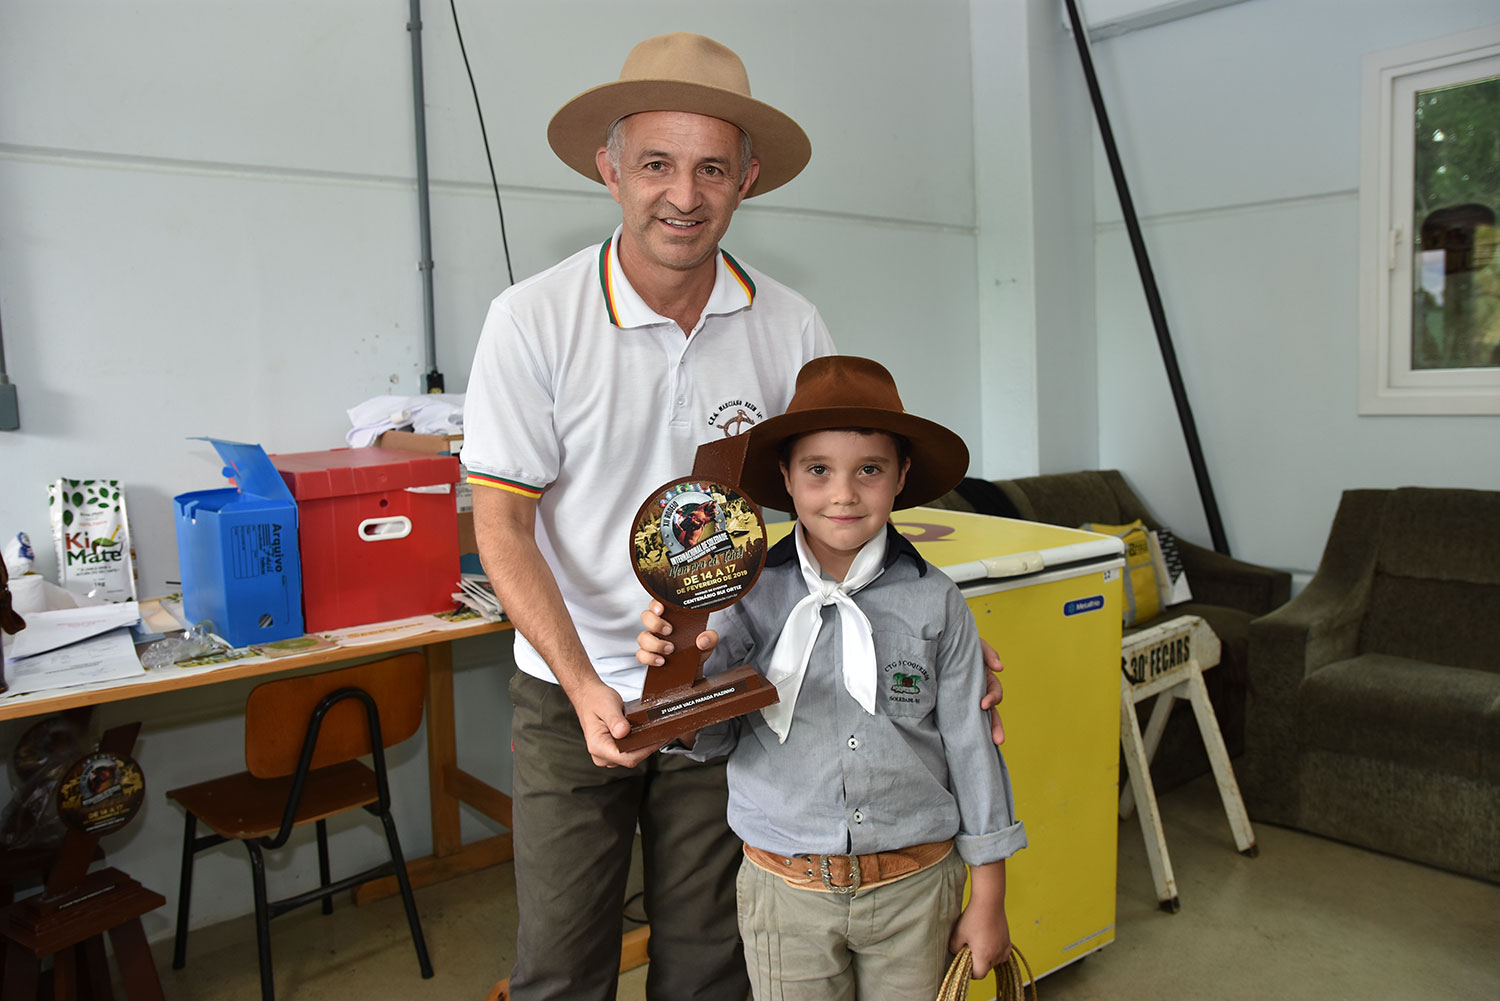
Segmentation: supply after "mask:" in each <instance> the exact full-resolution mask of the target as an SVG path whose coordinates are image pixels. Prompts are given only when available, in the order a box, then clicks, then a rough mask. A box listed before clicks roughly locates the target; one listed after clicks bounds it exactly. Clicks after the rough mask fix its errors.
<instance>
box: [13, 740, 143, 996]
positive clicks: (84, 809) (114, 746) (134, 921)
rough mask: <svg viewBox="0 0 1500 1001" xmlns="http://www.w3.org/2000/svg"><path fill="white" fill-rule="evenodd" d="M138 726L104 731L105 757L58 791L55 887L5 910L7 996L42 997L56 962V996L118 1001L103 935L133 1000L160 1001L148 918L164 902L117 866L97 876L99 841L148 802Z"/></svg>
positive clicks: (94, 756) (101, 751)
mask: <svg viewBox="0 0 1500 1001" xmlns="http://www.w3.org/2000/svg"><path fill="white" fill-rule="evenodd" d="M140 728H141V725H140V724H139V723H129V724H126V725H123V726H117V727H115V728H113V729H111V730H109V731H107V732H106V733H105V734H104V737H103V738H102V739H101V740H100V742H99V747H98V750H97V751H94V752H93V753H90V754H87V755H85V756H84V757H82V758H80V759H79V760H78V761H77V762H76V763H75V764H74V765H73V767H72V768H71V769H69V770H68V772H67V774H66V775H65V776H64V778H63V781H62V784H61V786H60V787H59V789H58V812H59V814H60V815H61V817H62V819H63V822H64V823H65V824H66V825H67V827H68V833H67V835H66V836H65V837H64V838H63V842H62V846H61V847H60V848H59V849H58V852H57V858H56V861H55V862H54V863H53V865H52V870H51V873H50V874H49V876H48V878H47V885H46V886H45V887H44V888H43V890H42V892H41V893H39V894H36V895H35V896H31V897H27V898H26V899H24V900H21V901H18V902H16V903H13V904H10V905H9V906H7V907H5V908H4V909H3V910H0V939H3V941H4V946H5V967H4V971H5V972H4V983H3V984H0V995H3V996H4V997H5V998H7V999H15V1001H32V999H33V998H35V997H36V996H37V985H38V982H39V981H40V979H41V968H42V960H43V959H44V958H46V957H47V956H52V957H54V958H53V974H52V976H53V988H52V996H53V997H54V998H58V999H63V998H69V999H73V998H77V999H87V998H110V997H112V996H113V992H112V990H111V988H110V975H109V965H108V960H107V959H106V957H105V951H104V935H105V934H106V933H108V934H109V938H110V943H111V944H112V945H113V946H114V952H115V962H116V964H117V965H118V966H119V968H120V979H121V981H122V983H123V985H124V988H125V996H126V997H127V998H128V999H129V1001H161V999H162V990H161V981H160V979H159V978H158V977H157V975H156V966H155V964H154V963H153V962H152V959H151V951H150V948H149V947H148V946H147V944H146V933H145V930H144V929H143V928H142V926H141V915H143V914H145V913H147V912H148V911H152V910H155V909H156V908H158V907H160V906H162V905H163V904H165V903H166V898H165V897H163V896H162V895H161V894H159V893H155V892H153V891H151V890H148V889H146V888H145V887H143V886H141V884H140V883H137V882H136V881H135V880H133V879H131V878H130V877H129V876H127V875H126V874H125V873H123V872H121V871H120V870H119V869H115V868H106V869H99V870H97V871H95V872H89V871H88V870H89V865H90V863H91V862H92V861H93V860H94V858H95V853H96V850H97V848H98V845H99V839H100V837H102V836H103V835H105V834H108V833H110V832H111V831H117V830H119V829H120V828H121V827H124V826H125V825H126V824H127V823H129V821H130V819H131V818H132V817H134V816H135V814H136V812H137V811H138V810H140V808H141V803H142V800H143V799H144V797H145V779H144V777H143V776H142V774H141V770H140V766H139V765H137V764H136V763H135V762H134V761H133V760H131V758H130V750H131V748H132V747H134V746H135V738H136V734H137V733H139V732H140Z"/></svg>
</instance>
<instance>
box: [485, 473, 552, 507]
mask: <svg viewBox="0 0 1500 1001" xmlns="http://www.w3.org/2000/svg"><path fill="white" fill-rule="evenodd" d="M469 483H470V484H472V485H473V486H477V487H495V488H497V489H500V490H509V491H510V492H511V493H513V494H520V495H521V496H522V497H530V498H531V499H532V500H536V499H537V498H538V497H540V496H542V488H541V487H534V486H532V485H531V484H530V483H522V482H521V481H520V480H507V479H505V478H504V477H503V476H490V475H488V474H486V473H472V472H471V473H470V474H469Z"/></svg>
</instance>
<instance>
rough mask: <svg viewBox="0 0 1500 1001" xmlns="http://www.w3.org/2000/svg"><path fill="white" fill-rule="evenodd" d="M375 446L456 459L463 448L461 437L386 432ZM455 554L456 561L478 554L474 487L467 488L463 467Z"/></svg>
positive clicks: (458, 497)
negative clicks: (475, 537) (475, 536)
mask: <svg viewBox="0 0 1500 1001" xmlns="http://www.w3.org/2000/svg"><path fill="white" fill-rule="evenodd" d="M375 444H376V445H378V446H379V447H381V448H399V449H405V450H406V451H408V452H422V453H424V454H426V455H452V456H457V455H458V453H459V452H460V451H461V450H462V449H463V447H464V436H463V435H461V434H417V433H416V432H415V431H386V432H384V433H382V434H381V436H380V437H379V438H376V439H375ZM456 501H457V507H458V553H459V556H460V558H462V557H464V556H467V555H469V554H471V553H473V554H476V555H477V554H478V552H479V543H478V542H476V541H475V539H474V488H473V487H471V486H469V482H468V477H467V475H466V473H465V472H464V468H463V465H462V464H460V465H459V467H458V493H457V495H456Z"/></svg>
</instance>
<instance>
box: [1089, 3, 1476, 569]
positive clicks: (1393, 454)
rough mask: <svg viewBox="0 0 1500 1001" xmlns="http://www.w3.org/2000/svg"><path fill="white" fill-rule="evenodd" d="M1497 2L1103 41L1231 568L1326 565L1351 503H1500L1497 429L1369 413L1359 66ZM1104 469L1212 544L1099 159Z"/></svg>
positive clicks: (1296, 11) (1366, 11)
mask: <svg viewBox="0 0 1500 1001" xmlns="http://www.w3.org/2000/svg"><path fill="white" fill-rule="evenodd" d="M1497 16H1500V12H1497V9H1496V6H1495V4H1494V3H1493V0H1432V2H1427V3H1421V4H1412V3H1406V2H1403V0H1361V2H1358V3H1347V2H1342V0H1252V2H1247V3H1240V4H1236V5H1234V6H1230V7H1227V8H1224V9H1222V10H1217V11H1212V12H1209V13H1204V14H1200V15H1198V16H1195V17H1190V18H1186V19H1183V20H1179V21H1175V22H1173V23H1170V24H1165V25H1161V26H1159V27H1155V28H1151V29H1148V30H1142V31H1136V32H1132V33H1129V34H1126V35H1122V36H1120V37H1117V38H1111V39H1109V40H1107V41H1105V42H1103V43H1100V44H1099V45H1097V46H1096V47H1095V50H1094V58H1095V60H1096V63H1097V66H1098V71H1099V77H1100V82H1101V86H1102V88H1103V90H1104V93H1105V100H1106V101H1107V103H1108V107H1109V112H1110V117H1111V120H1112V124H1113V126H1114V131H1115V134H1116V136H1117V138H1118V139H1119V143H1120V148H1121V155H1122V158H1123V160H1124V164H1125V170H1126V173H1127V174H1128V176H1129V179H1130V184H1131V190H1132V194H1133V196H1134V198H1135V202H1136V207H1137V210H1138V212H1139V213H1140V215H1141V217H1142V222H1143V226H1144V229H1145V239H1146V242H1147V245H1148V247H1149V249H1150V252H1151V255H1152V263H1153V266H1154V268H1155V270H1156V274H1157V278H1158V281H1159V284H1160V287H1161V293H1162V298H1163V300H1164V302H1165V308H1166V313H1167V317H1168V320H1169V322H1170V325H1171V329H1172V335H1173V338H1174V341H1175V344H1176V349H1177V354H1178V358H1179V360H1180V362H1181V366H1182V372H1183V378H1184V380H1185V381H1186V384H1187V389H1188V393H1189V398H1190V400H1191V402H1192V405H1193V408H1194V412H1195V415H1196V418H1197V422H1198V428H1199V433H1200V436H1201V438H1202V441H1203V450H1204V453H1205V456H1206V460H1207V463H1208V467H1209V471H1210V473H1211V475H1212V477H1213V483H1214V488H1215V491H1216V493H1217V495H1218V499H1219V506H1220V509H1221V511H1222V514H1223V519H1224V524H1225V528H1226V531H1227V535H1228V538H1229V542H1230V545H1231V548H1232V549H1233V551H1234V553H1235V555H1237V556H1240V557H1242V558H1245V559H1248V560H1251V561H1253V562H1256V563H1261V564H1267V565H1271V566H1279V567H1285V568H1288V569H1292V570H1294V571H1304V572H1306V571H1311V570H1312V569H1314V568H1315V567H1316V566H1317V563H1318V560H1319V558H1320V557H1321V555H1322V548H1323V543H1324V541H1325V540H1326V538H1327V533H1328V527H1329V524H1330V523H1331V521H1332V519H1333V513H1334V510H1335V508H1336V507H1337V505H1338V499H1339V495H1340V492H1341V491H1342V490H1345V489H1348V488H1353V487H1392V486H1400V485H1407V484H1417V485H1428V486H1454V487H1474V488H1484V489H1495V488H1500V418H1496V417H1360V416H1358V415H1357V391H1358V387H1357V372H1358V354H1357V351H1358V298H1357V296H1358V271H1357V267H1358V256H1359V255H1358V247H1357V243H1356V240H1357V229H1358V202H1359V191H1358V185H1359V152H1360V150H1359V141H1360V136H1359V122H1360V60H1361V58H1362V57H1363V56H1364V55H1365V53H1367V52H1372V51H1378V50H1381V49H1386V48H1390V47H1393V46H1398V45H1403V44H1407V43H1410V42H1416V41H1421V40H1423V39H1427V38H1433V37H1437V36H1440V35H1445V34H1449V33H1451V32H1456V31H1461V30H1464V29H1467V28H1472V27H1477V26H1480V25H1483V24H1487V23H1493V22H1494V21H1495V20H1496V18H1497ZM1095 177H1096V190H1095V196H1094V198H1095V203H1096V205H1097V207H1098V217H1099V225H1098V230H1097V247H1096V259H1097V268H1098V282H1097V290H1096V295H1097V315H1098V341H1099V345H1098V351H1099V410H1100V445H1099V447H1100V464H1101V465H1103V466H1105V467H1113V468H1118V469H1120V470H1122V471H1124V472H1125V474H1126V476H1127V478H1128V479H1129V480H1130V481H1131V482H1132V483H1133V485H1134V486H1135V487H1136V488H1137V490H1138V491H1139V492H1140V494H1141V495H1142V497H1143V498H1144V499H1145V501H1146V502H1147V504H1148V505H1149V506H1150V507H1151V509H1152V510H1153V512H1154V513H1156V514H1157V515H1158V516H1159V517H1160V518H1161V519H1162V520H1164V521H1165V522H1166V523H1167V524H1168V525H1171V526H1173V527H1174V528H1176V529H1178V530H1179V531H1181V532H1182V534H1184V535H1187V536H1189V537H1191V538H1193V539H1195V540H1197V541H1203V542H1207V540H1208V531H1207V528H1206V522H1205V519H1204V517H1203V514H1202V508H1201V506H1200V504H1199V501H1198V495H1197V492H1196V488H1195V485H1194V481H1193V478H1192V473H1191V469H1190V467H1189V464H1188V458H1187V452H1186V450H1185V448H1184V447H1183V446H1182V436H1181V434H1180V432H1179V430H1178V426H1177V422H1176V416H1175V413H1174V411H1173V409H1172V401H1171V395H1170V391H1169V389H1168V387H1167V382H1166V378H1165V376H1164V375H1163V370H1162V365H1161V361H1160V356H1159V354H1158V350H1157V347H1156V341H1155V337H1154V334H1153V332H1152V327H1151V323H1150V319H1149V317H1148V316H1147V313H1146V307H1145V300H1144V298H1143V296H1142V293H1141V291H1140V282H1139V279H1138V278H1137V276H1136V271H1135V264H1134V261H1133V259H1132V257H1131V253H1130V247H1129V241H1128V238H1127V236H1126V233H1125V230H1124V227H1123V225H1122V224H1121V222H1120V221H1119V219H1120V215H1119V209H1118V202H1117V200H1116V197H1115V194H1114V189H1113V185H1112V183H1111V181H1110V177H1109V173H1108V168H1107V165H1106V163H1105V162H1104V159H1103V155H1102V151H1101V152H1100V153H1099V154H1097V155H1096V158H1095Z"/></svg>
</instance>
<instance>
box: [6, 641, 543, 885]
mask: <svg viewBox="0 0 1500 1001" xmlns="http://www.w3.org/2000/svg"><path fill="white" fill-rule="evenodd" d="M510 628H511V626H510V623H508V622H475V623H472V624H470V625H464V626H458V627H456V628H451V629H442V630H436V631H433V632H430V633H422V634H420V635H415V636H413V635H409V634H408V635H403V636H399V637H396V638H394V639H390V640H380V641H377V642H373V643H361V644H359V645H357V646H347V647H333V648H330V649H326V650H317V651H314V652H312V653H306V654H298V655H294V656H290V657H277V658H273V659H265V660H262V659H259V658H257V659H254V660H251V661H231V662H229V663H226V664H219V665H214V666H212V667H202V668H178V667H165V668H157V669H155V670H153V671H150V672H148V673H146V674H145V675H143V676H140V677H137V678H131V679H129V680H126V681H122V682H117V683H110V684H105V685H91V686H85V687H80V688H69V689H58V690H55V691H47V692H33V693H30V694H26V695H17V696H13V697H10V698H0V720H8V719H21V718H24V717H28V716H42V715H46V714H48V713H55V712H61V711H62V710H65V709H74V708H78V707H82V706H95V705H102V704H104V703H110V702H121V701H124V700H126V699H135V698H140V697H142V696H146V695H156V694H159V693H161V692H174V691H179V690H181V689H185V688H199V687H202V686H204V685H217V684H221V683H223V682H226V681H235V680H238V679H241V678H256V677H261V676H263V675H274V674H285V673H288V672H291V671H296V670H299V669H301V668H307V667H315V666H318V665H321V664H338V663H342V662H345V661H353V660H360V659H364V658H369V657H374V656H379V655H381V654H386V653H391V652H393V651H399V650H412V649H418V650H420V651H421V652H422V654H423V656H424V657H425V658H426V661H427V771H428V776H427V777H428V794H429V797H430V810H431V815H432V854H431V855H428V856H425V857H423V858H417V859H408V860H407V864H406V868H407V872H408V874H409V875H410V877H411V882H412V886H413V887H418V886H427V885H430V884H432V883H437V882H441V881H443V880H445V879H450V878H452V877H454V876H461V875H464V874H466V873H470V872H475V871H477V870H480V869H484V868H486V867H488V866H491V865H494V864H496V863H498V862H504V861H506V860H508V859H510V858H511V857H512V856H513V854H514V849H513V847H512V842H511V835H509V834H499V835H495V836H494V837H489V838H484V839H482V840H480V841H475V842H473V843H471V844H467V845H466V844H464V843H463V839H462V837H461V836H460V834H459V809H458V808H459V804H461V803H467V804H468V805H469V806H471V807H473V808H474V809H475V810H478V811H479V812H480V813H482V814H484V815H485V816H486V817H489V818H490V819H491V820H494V821H496V822H497V823H499V824H502V825H504V826H505V827H507V828H509V827H510V826H511V813H510V797H509V796H507V795H506V794H505V793H503V792H501V791H500V790H498V789H496V788H495V787H493V786H491V785H489V784H488V783H485V782H483V781H481V780H479V779H478V778H475V777H474V776H473V775H470V774H469V773H468V772H465V771H464V770H463V769H461V768H459V767H458V742H457V736H456V734H455V730H454V713H453V641H454V640H460V639H467V638H469V637H472V636H486V635H489V634H490V633H499V632H505V631H507V630H509V629H510ZM397 892H398V890H397V886H396V879H395V877H394V876H391V877H387V878H385V879H379V880H373V881H371V882H369V883H365V884H364V885H362V886H360V887H359V888H358V889H357V890H355V893H354V899H355V901H356V902H357V903H365V902H368V901H371V900H378V899H380V898H381V897H388V896H393V895H394V894H396V893H397Z"/></svg>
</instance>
